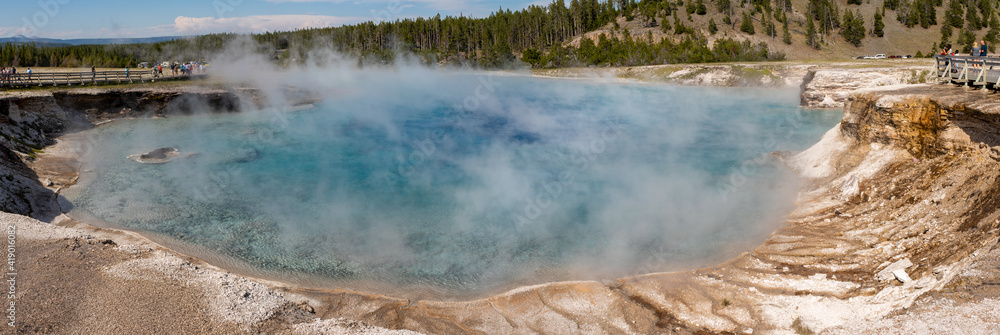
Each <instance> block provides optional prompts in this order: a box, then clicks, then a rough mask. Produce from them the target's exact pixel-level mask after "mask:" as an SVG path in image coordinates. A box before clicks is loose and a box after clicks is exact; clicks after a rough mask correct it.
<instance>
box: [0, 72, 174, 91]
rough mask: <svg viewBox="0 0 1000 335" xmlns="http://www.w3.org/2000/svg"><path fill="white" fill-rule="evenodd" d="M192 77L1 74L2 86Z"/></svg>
mask: <svg viewBox="0 0 1000 335" xmlns="http://www.w3.org/2000/svg"><path fill="white" fill-rule="evenodd" d="M190 77H191V76H190V75H177V76H171V75H170V74H165V75H163V76H159V75H156V72H155V71H154V70H138V71H136V70H129V71H98V72H45V73H31V74H28V73H17V74H0V88H17V87H32V86H60V85H67V86H73V85H87V84H116V83H117V84H124V83H129V84H132V83H145V82H147V81H155V80H158V79H184V78H190Z"/></svg>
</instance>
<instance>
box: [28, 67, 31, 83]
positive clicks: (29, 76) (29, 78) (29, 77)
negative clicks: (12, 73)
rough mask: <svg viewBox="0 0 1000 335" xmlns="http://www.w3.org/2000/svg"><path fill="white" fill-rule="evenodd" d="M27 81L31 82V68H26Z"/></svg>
mask: <svg viewBox="0 0 1000 335" xmlns="http://www.w3.org/2000/svg"><path fill="white" fill-rule="evenodd" d="M28 81H31V67H30V66H29V67H28Z"/></svg>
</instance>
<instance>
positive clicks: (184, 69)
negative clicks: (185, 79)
mask: <svg viewBox="0 0 1000 335" xmlns="http://www.w3.org/2000/svg"><path fill="white" fill-rule="evenodd" d="M157 69H158V71H159V73H160V75H163V65H160V66H157ZM170 72H172V73H173V75H175V76H176V75H178V74H180V75H182V76H184V75H190V74H195V73H202V72H205V64H202V63H200V62H187V63H184V64H171V65H170Z"/></svg>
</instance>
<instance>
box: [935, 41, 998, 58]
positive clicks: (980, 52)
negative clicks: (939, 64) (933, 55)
mask: <svg viewBox="0 0 1000 335" xmlns="http://www.w3.org/2000/svg"><path fill="white" fill-rule="evenodd" d="M988 52H989V47H988V46H987V45H986V41H985V40H981V41H979V42H972V50H971V51H970V52H969V56H974V57H975V56H978V57H986V55H987V53H988ZM941 55H942V56H959V54H958V53H956V52H955V50H952V49H951V44H948V45H945V46H944V47H943V48H941Z"/></svg>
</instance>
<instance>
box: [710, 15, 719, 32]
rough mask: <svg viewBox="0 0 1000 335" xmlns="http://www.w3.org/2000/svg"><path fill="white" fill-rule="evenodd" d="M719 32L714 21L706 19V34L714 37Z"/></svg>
mask: <svg viewBox="0 0 1000 335" xmlns="http://www.w3.org/2000/svg"><path fill="white" fill-rule="evenodd" d="M718 31H719V27H718V26H716V25H715V19H714V18H713V19H708V34H709V35H715V33H716V32H718Z"/></svg>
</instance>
